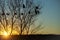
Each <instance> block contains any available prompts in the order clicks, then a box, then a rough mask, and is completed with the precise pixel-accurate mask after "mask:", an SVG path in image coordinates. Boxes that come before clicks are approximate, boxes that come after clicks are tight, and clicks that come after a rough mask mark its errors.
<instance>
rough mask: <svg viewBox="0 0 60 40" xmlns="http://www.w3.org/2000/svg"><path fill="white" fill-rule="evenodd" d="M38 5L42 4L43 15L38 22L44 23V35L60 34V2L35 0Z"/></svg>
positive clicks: (55, 0) (56, 0)
mask: <svg viewBox="0 0 60 40" xmlns="http://www.w3.org/2000/svg"><path fill="white" fill-rule="evenodd" d="M35 2H36V3H38V4H42V6H43V8H42V9H41V13H42V14H41V15H39V19H38V21H40V22H42V23H43V26H44V27H45V28H44V29H42V30H41V33H43V34H60V31H59V30H60V25H59V24H60V11H59V10H60V3H59V2H60V1H59V0H35Z"/></svg>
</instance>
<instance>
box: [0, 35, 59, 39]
mask: <svg viewBox="0 0 60 40" xmlns="http://www.w3.org/2000/svg"><path fill="white" fill-rule="evenodd" d="M0 40H60V35H52V34H49V35H48V34H47V35H46V34H45V35H41V34H40V35H21V36H19V35H14V36H13V35H12V36H9V37H8V38H3V37H2V36H1V35H0Z"/></svg>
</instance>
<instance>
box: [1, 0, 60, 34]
mask: <svg viewBox="0 0 60 40" xmlns="http://www.w3.org/2000/svg"><path fill="white" fill-rule="evenodd" d="M6 1H7V0H6ZM9 2H10V1H9ZM24 2H25V1H24ZM34 3H35V4H40V5H41V7H42V9H41V10H40V12H41V14H39V15H38V16H37V18H38V19H37V20H36V22H35V24H36V25H32V26H33V27H31V28H34V27H35V26H38V25H39V24H42V26H41V27H44V28H43V29H42V30H39V31H38V32H37V34H60V31H59V30H60V0H34ZM6 5H7V4H6ZM6 5H5V6H6ZM6 8H7V6H6ZM7 9H8V8H7ZM8 11H9V9H8ZM8 11H5V12H8ZM9 17H10V16H9ZM9 27H10V26H9ZM16 29H17V28H16ZM10 31H11V29H10ZM10 31H9V32H10ZM3 33H5V34H6V32H5V31H4V32H3ZM13 33H16V31H15V30H14V32H13ZM1 34H2V33H1Z"/></svg>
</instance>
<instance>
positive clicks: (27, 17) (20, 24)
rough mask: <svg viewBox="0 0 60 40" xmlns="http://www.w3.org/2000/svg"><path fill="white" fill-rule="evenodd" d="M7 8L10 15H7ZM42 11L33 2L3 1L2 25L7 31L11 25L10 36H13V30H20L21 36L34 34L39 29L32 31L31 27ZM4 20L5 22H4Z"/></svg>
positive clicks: (22, 0)
mask: <svg viewBox="0 0 60 40" xmlns="http://www.w3.org/2000/svg"><path fill="white" fill-rule="evenodd" d="M6 4H7V5H6ZM4 5H5V6H7V8H6V7H5V6H4ZM5 8H6V11H7V10H8V11H7V12H8V13H6V11H5ZM40 9H41V7H40V5H35V3H34V2H33V0H7V1H6V2H5V1H3V3H2V0H1V1H0V11H1V10H2V11H1V13H2V14H1V13H0V23H1V24H0V25H3V27H4V29H7V27H8V25H10V26H11V32H10V35H12V32H13V30H19V31H18V32H19V35H23V34H29V33H33V31H34V30H37V28H39V27H37V28H34V29H33V30H30V28H31V25H33V23H34V22H35V21H36V17H37V15H39V14H40ZM3 17H5V18H3ZM3 20H5V22H2V21H3ZM3 23H5V24H6V26H5V25H4V24H3ZM40 26H41V25H40ZM5 31H6V30H5Z"/></svg>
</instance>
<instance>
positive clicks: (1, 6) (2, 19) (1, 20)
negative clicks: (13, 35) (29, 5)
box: [0, 0, 8, 31]
mask: <svg viewBox="0 0 60 40" xmlns="http://www.w3.org/2000/svg"><path fill="white" fill-rule="evenodd" d="M0 25H1V26H2V27H3V28H4V30H5V31H7V25H8V22H7V17H6V13H5V0H0Z"/></svg>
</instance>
